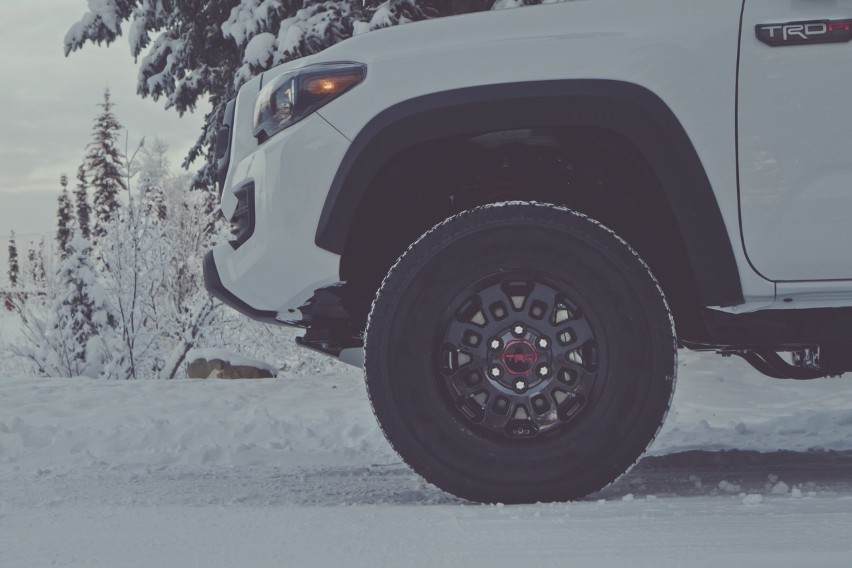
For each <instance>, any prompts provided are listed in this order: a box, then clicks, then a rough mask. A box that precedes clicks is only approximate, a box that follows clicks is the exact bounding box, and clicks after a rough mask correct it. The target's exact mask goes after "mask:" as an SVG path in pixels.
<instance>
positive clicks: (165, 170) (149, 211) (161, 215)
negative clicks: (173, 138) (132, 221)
mask: <svg viewBox="0 0 852 568" xmlns="http://www.w3.org/2000/svg"><path fill="white" fill-rule="evenodd" d="M168 151H169V146H168V144H166V143H165V142H163V141H162V140H160V139H159V138H155V139H154V142H153V143H152V144H149V145H148V146H146V147H145V149H144V150H143V152H142V160H141V164H140V168H139V194H140V196H141V198H142V203H143V206H144V208H145V209H144V211H145V215H149V216H153V217H154V218H156V219H157V220H158V221H163V220H165V219H166V217H167V215H168V208H167V206H166V196H165V186H166V184H167V183H169V181H170V178H171V174H170V172H169V170H170V164H169V158H168V156H167V154H168Z"/></svg>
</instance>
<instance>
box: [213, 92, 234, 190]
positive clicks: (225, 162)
mask: <svg viewBox="0 0 852 568" xmlns="http://www.w3.org/2000/svg"><path fill="white" fill-rule="evenodd" d="M236 106H237V101H236V99H235V100H232V101H230V102H229V103H228V105H227V106H226V107H225V117H224V118H223V120H222V126H220V127H219V130H218V131H217V132H216V146H215V152H216V181H217V182H219V197H222V191H224V189H225V178H227V177H228V168H229V167H230V165H231V135H232V133H233V125H234V112H235V111H236Z"/></svg>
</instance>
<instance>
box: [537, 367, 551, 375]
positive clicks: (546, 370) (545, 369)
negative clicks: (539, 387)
mask: <svg viewBox="0 0 852 568" xmlns="http://www.w3.org/2000/svg"><path fill="white" fill-rule="evenodd" d="M549 374H550V368H549V367H548V366H547V365H541V366H540V367H539V368H538V376H539V377H546V376H547V375H549Z"/></svg>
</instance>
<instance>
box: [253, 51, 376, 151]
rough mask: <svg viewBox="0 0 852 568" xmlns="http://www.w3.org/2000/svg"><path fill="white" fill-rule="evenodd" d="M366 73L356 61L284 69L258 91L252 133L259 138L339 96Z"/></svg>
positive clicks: (270, 133) (264, 137)
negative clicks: (293, 69) (292, 69)
mask: <svg viewBox="0 0 852 568" xmlns="http://www.w3.org/2000/svg"><path fill="white" fill-rule="evenodd" d="M366 75H367V67H366V66H365V65H362V64H360V63H321V64H318V65H310V66H308V67H303V68H301V69H296V70H295V71H291V72H289V73H284V74H283V75H280V76H278V77H276V78H275V79H273V80H272V82H271V83H269V84H268V85H267V86H265V87H264V88H263V90H261V91H260V95H258V98H257V104H256V105H255V107H254V135H255V136H256V137H257V138H258V139H259V140H260V141H261V142H263V141H264V140H266V139H267V138H269V137H270V136H272V135H274V134H277V133H278V132H281V131H282V130H284V129H285V128H287V127H288V126H290V125H292V124H295V123H297V122H299V121H300V120H302V119H303V118H305V117H306V116H308V115H310V114H311V113H313V112H314V111H316V110H317V109H318V108H320V107H321V106H323V105H325V104H326V103H328V102H330V101H332V100H333V99H335V98H336V97H339V96H340V95H342V94H343V93H345V92H346V91H348V90H349V89H351V88H352V87H354V86H355V85H357V84H358V83H360V82H361V81H363V80H364V77H365V76H366Z"/></svg>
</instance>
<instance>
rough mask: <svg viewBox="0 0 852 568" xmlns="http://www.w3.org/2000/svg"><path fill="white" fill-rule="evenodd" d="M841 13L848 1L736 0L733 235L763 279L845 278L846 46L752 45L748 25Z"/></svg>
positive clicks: (849, 176)
mask: <svg viewBox="0 0 852 568" xmlns="http://www.w3.org/2000/svg"><path fill="white" fill-rule="evenodd" d="M850 17H852V0H836V1H833V2H818V1H812V2H801V1H795V0H746V2H745V11H744V14H743V25H742V47H741V55H740V81H739V152H740V199H741V207H742V227H743V238H744V241H745V245H746V251H747V252H748V256H749V259H750V260H751V262H752V264H753V265H754V267H755V269H756V270H757V271H758V272H759V273H761V274H762V275H764V276H765V277H766V278H768V279H771V280H776V281H784V280H836V279H848V278H852V255H850V246H852V223H850V218H849V216H850V215H849V214H850V212H852V113H850V112H849V102H850V92H849V86H850V82H849V80H848V70H849V69H852V45H850V44H848V43H830V44H821V45H797V46H785V47H770V46H768V45H765V44H763V43H761V42H760V41H758V40H757V38H756V37H755V25H756V24H767V23H775V22H778V23H785V22H796V21H813V20H825V19H832V20H837V19H847V18H850ZM778 33H782V32H781V30H779V32H778ZM842 286H843V287H844V288H845V289H847V290H848V289H849V287H850V285H849V283H844V284H842Z"/></svg>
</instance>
